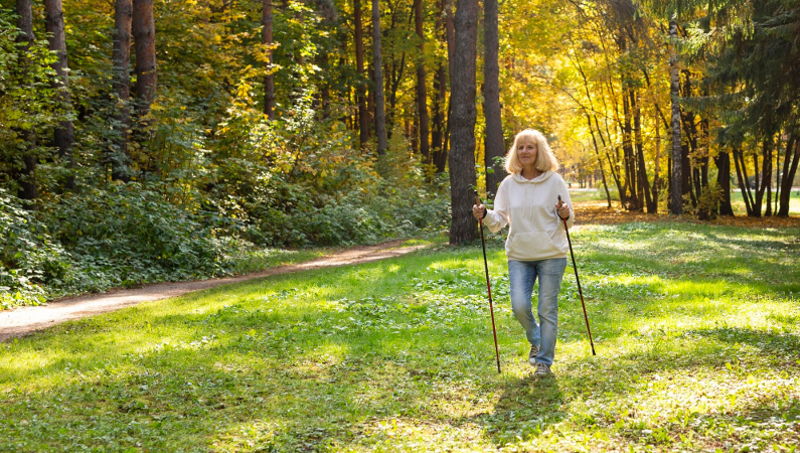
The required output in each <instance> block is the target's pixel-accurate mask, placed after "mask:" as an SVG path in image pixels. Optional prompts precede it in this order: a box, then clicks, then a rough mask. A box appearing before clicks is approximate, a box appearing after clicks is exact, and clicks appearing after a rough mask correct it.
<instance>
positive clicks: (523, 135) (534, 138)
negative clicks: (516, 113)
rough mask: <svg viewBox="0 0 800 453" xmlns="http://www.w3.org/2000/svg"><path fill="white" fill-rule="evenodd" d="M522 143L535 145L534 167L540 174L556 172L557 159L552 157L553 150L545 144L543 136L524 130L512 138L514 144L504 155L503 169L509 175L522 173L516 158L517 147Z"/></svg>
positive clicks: (533, 130) (545, 140) (533, 131)
mask: <svg viewBox="0 0 800 453" xmlns="http://www.w3.org/2000/svg"><path fill="white" fill-rule="evenodd" d="M522 141H531V142H533V143H534V144H535V145H536V163H535V167H536V169H537V170H539V171H541V172H545V171H556V170H558V159H556V156H555V155H553V150H551V149H550V145H548V144H547V139H546V138H545V136H544V135H543V134H542V133H541V132H539V131H537V130H536V129H525V130H524V131H522V132H520V133H518V134H517V135H516V136H515V137H514V144H513V145H511V149H509V150H508V154H506V162H505V167H506V171H507V172H509V173H519V172H521V171H522V164H520V163H519V158H518V157H517V146H519V143H520V142H522Z"/></svg>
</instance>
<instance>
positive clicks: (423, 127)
mask: <svg viewBox="0 0 800 453" xmlns="http://www.w3.org/2000/svg"><path fill="white" fill-rule="evenodd" d="M423 17H424V9H423V2H422V0H414V28H415V30H416V32H417V39H418V40H419V55H417V58H416V64H417V119H418V121H417V123H418V126H419V127H418V132H419V133H418V137H419V152H420V154H422V159H423V162H430V160H431V155H430V154H431V152H430V145H429V142H428V91H427V89H426V86H425V79H426V74H425V31H424V29H423V27H422V26H423V20H422V19H423Z"/></svg>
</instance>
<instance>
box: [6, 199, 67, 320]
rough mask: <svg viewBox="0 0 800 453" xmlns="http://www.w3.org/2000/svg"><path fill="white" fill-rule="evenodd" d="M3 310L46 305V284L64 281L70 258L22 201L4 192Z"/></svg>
mask: <svg viewBox="0 0 800 453" xmlns="http://www.w3.org/2000/svg"><path fill="white" fill-rule="evenodd" d="M0 237H2V238H3V241H2V242H1V243H0V309H5V308H10V307H13V306H16V305H37V304H39V303H42V302H44V299H45V290H44V288H43V287H42V283H44V282H46V281H50V280H57V279H60V278H63V277H64V275H66V273H67V272H68V269H69V264H68V259H69V257H68V255H67V253H66V252H65V251H64V249H63V248H62V247H61V246H60V245H59V244H58V243H57V242H54V241H53V239H52V238H51V237H50V235H49V234H48V233H47V229H46V227H45V226H44V225H43V224H42V223H41V222H39V221H38V220H37V219H36V218H35V217H34V215H33V212H32V211H30V210H26V209H24V208H23V206H22V204H21V202H20V200H19V199H18V198H16V197H14V196H13V195H10V194H9V193H8V192H6V191H5V190H3V189H0Z"/></svg>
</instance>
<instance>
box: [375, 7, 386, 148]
mask: <svg viewBox="0 0 800 453" xmlns="http://www.w3.org/2000/svg"><path fill="white" fill-rule="evenodd" d="M372 57H373V63H372V64H373V72H374V80H373V81H372V82H373V86H374V90H375V91H374V92H375V135H377V137H378V155H379V156H381V155H383V154H384V153H385V152H386V147H387V141H388V140H387V138H386V107H385V105H384V100H383V58H382V56H381V12H380V7H379V1H378V0H372Z"/></svg>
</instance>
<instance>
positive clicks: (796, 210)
mask: <svg viewBox="0 0 800 453" xmlns="http://www.w3.org/2000/svg"><path fill="white" fill-rule="evenodd" d="M609 189H610V192H611V202H612V203H613V205H614V206H618V205H619V195H618V193H617V191H616V190H613V189H611V188H609ZM569 193H570V198H571V199H572V201H573V202H586V201H606V192H605V190H604V189H603V187H602V186H600V187H599V188H587V189H580V188H573V189H570V192H569ZM773 195H774V194H773ZM763 203H764V205H762V206H763V207H762V210H765V209H766V195H765V197H764V201H763ZM774 203H775V199H774V198H773V208H774V206H775V205H774ZM731 207H732V208H733V212H734V214H735V215H737V216H744V215H747V209H746V206H745V203H744V199H743V198H742V193H741V191H739V190H732V191H731ZM661 211H662V212H663V211H664V207H662V208H661ZM762 212H763V211H762ZM789 216H792V217H795V216H800V190H798V189H796V188H795V189H794V190H792V194H791V197H790V199H789Z"/></svg>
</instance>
